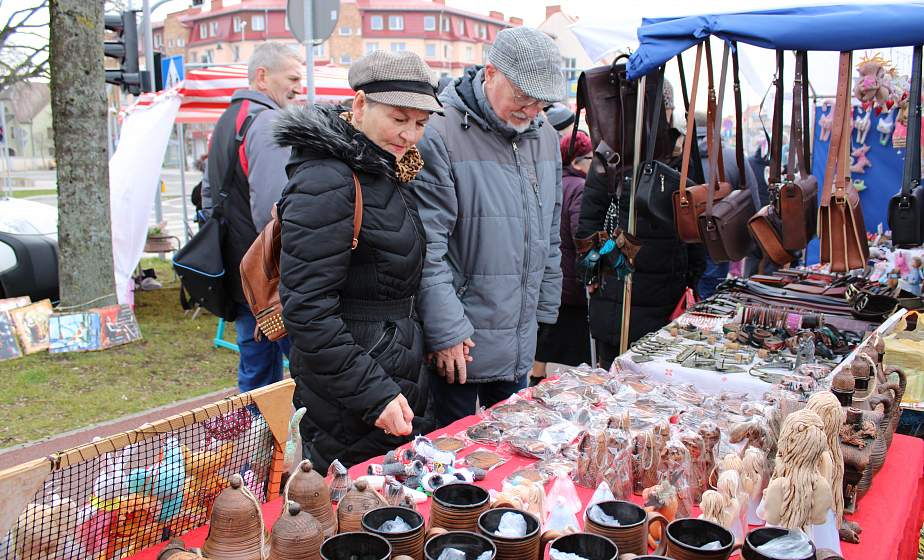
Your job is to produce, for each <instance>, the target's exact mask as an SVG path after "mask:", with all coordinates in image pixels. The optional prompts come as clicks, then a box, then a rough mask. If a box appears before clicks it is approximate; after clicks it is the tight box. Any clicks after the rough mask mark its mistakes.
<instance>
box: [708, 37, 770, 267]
mask: <svg viewBox="0 0 924 560" xmlns="http://www.w3.org/2000/svg"><path fill="white" fill-rule="evenodd" d="M731 49H732V52H733V54H732V77H733V80H734V88H733V91H734V94H735V134H736V143H735V163H736V164H737V165H738V176H739V181H740V183H741V185H740V187H741V188H740V189H738V190H733V191H731V192H729V193H728V194H727V195H726V196H724V197H723V198H722V199H721V200H719V201H718V202H716V203H715V204H713V200H714V198H715V194H716V191H714V190H713V189H707V190H706V193H707V197H706V210H705V211H704V212H703V213H702V214H701V215H700V216H699V231H700V236H701V237H702V239H703V243H705V245H706V250H707V251H709V257H710V258H711V259H712V260H713V262H726V261H737V260H741V259H743V258H744V257H745V256H746V255H747V254H748V253H749V252H750V250H751V247H752V246H753V240H752V239H751V236H750V235H748V220H750V219H751V216H753V215H754V213H755V212H756V211H757V206H758V204H757V202H756V201H758V200H759V199H758V197H757V186H756V185H748V181H747V173H746V169H745V167H744V165H745V163H744V129H743V127H742V125H741V118H742V116H741V83H740V82H739V80H738V49H737V47H736V45H735V44H734V43H732V44H731ZM728 52H729V44H728V43H726V44H725V48H724V54H723V56H722V72H723V74H724V72H725V67H726V64H727V62H728ZM706 53H707V54H706V56H707V57H709V54H708V53H709V47H708V43H707V46H706ZM708 62H709V59H708V58H707V64H708ZM709 74H710V78H711V74H712V72H711V71H710V72H709ZM711 81H712V80H710V82H711ZM716 116H717V111H713V115H712V116H711V117H709V118H710V122H709V124H710V125H712V127H713V130H712V134H715V136H716V141H715V144H716V145H717V147H716V151H717V152H719V153H721V151H722V143H721V139H720V138H721V137H719V135H718V133H717V132H718V131H717V130H716V128H717V127H716V126H715V118H716ZM707 142H708V140H707ZM715 159H716V158H710V161H711V162H713V171H712V174H711V177H712V184H713V185H716V184H717V179H716V176H717V175H718V176H719V177H721V176H722V175H723V174H724V173H721V172H720V173H716V172H717V171H718V170H717V169H715V167H714V166H715V165H716V164H717V165H722V163H721V158H719V161H717V162H716V161H715ZM729 188H731V185H729Z"/></svg>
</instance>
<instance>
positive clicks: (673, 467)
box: [659, 440, 693, 517]
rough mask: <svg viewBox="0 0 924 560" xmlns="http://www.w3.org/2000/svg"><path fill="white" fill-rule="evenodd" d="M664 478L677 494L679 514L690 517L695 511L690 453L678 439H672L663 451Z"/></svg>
mask: <svg viewBox="0 0 924 560" xmlns="http://www.w3.org/2000/svg"><path fill="white" fill-rule="evenodd" d="M661 469H663V470H662V471H661V472H660V473H659V474H660V476H661V479H662V480H667V481H668V482H669V483H670V484H671V486H673V487H674V490H675V492H676V494H677V516H678V517H690V514H691V513H692V512H693V493H692V489H691V488H690V482H689V480H688V478H687V473H688V472H689V471H690V454H689V453H688V452H687V448H686V447H685V446H684V445H683V444H682V443H681V442H680V441H678V440H671V441H669V442H667V444H666V445H665V446H664V451H663V452H662V453H661Z"/></svg>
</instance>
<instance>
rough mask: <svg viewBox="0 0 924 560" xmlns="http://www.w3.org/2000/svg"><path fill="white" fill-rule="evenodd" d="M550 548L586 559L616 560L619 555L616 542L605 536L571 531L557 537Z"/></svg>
mask: <svg viewBox="0 0 924 560" xmlns="http://www.w3.org/2000/svg"><path fill="white" fill-rule="evenodd" d="M552 549H555V550H557V551H558V552H565V553H571V554H577V555H578V556H580V557H581V558H586V559H587V560H616V559H617V558H618V557H619V549H618V548H617V547H616V543H614V542H613V541H611V540H610V539H608V538H606V537H601V536H600V535H592V534H590V533H571V534H570V535H564V536H562V537H558V538H557V539H555V540H554V541H552V544H551V545H549V550H550V551H551V550H552ZM549 554H551V552H550V553H549Z"/></svg>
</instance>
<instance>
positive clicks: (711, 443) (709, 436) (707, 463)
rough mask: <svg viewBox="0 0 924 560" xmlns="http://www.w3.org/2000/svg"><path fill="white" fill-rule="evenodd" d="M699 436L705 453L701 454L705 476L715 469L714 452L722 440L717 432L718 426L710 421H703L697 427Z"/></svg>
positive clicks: (718, 431)
mask: <svg viewBox="0 0 924 560" xmlns="http://www.w3.org/2000/svg"><path fill="white" fill-rule="evenodd" d="M697 432H698V433H699V435H701V436H703V447H704V449H705V452H704V453H703V468H705V469H706V474H707V477H708V474H709V473H710V472H712V468H713V467H715V459H716V451H717V447H716V446H718V445H719V440H720V439H722V432H721V431H720V430H719V425H718V424H716V423H715V422H713V421H712V420H705V421H703V422H702V423H701V424H700V425H699V429H698V430H697Z"/></svg>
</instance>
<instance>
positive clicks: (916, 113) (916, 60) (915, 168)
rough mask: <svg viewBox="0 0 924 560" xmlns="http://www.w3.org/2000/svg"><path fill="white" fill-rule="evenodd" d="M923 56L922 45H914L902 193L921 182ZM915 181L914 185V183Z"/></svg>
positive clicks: (909, 191) (908, 191)
mask: <svg viewBox="0 0 924 560" xmlns="http://www.w3.org/2000/svg"><path fill="white" fill-rule="evenodd" d="M921 58H922V47H921V45H918V46H916V47H914V54H913V55H912V56H911V90H910V91H909V92H908V96H909V97H908V140H907V144H906V146H907V148H906V149H905V170H904V180H903V181H902V194H903V195H905V196H908V195H910V194H911V189H913V188H914V187H915V186H917V184H918V183H920V182H921ZM912 183H914V185H912Z"/></svg>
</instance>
